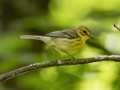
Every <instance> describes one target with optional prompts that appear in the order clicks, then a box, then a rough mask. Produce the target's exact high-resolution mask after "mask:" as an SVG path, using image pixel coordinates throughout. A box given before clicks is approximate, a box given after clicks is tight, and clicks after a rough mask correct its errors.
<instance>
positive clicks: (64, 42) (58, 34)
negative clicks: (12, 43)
mask: <svg viewBox="0 0 120 90" xmlns="http://www.w3.org/2000/svg"><path fill="white" fill-rule="evenodd" d="M20 37H21V38H22V39H35V40H41V41H44V42H45V43H47V44H48V45H50V46H51V47H52V48H54V49H56V50H58V51H62V52H64V53H66V54H68V55H69V56H71V57H72V59H74V57H73V56H72V54H75V53H76V52H77V51H78V50H79V49H80V48H81V47H82V46H83V45H84V44H85V42H86V40H87V39H88V38H93V36H92V34H91V30H90V29H89V28H88V27H86V26H77V27H75V28H72V29H66V30H62V31H54V32H51V33H48V34H45V35H41V36H38V35H21V36H20Z"/></svg>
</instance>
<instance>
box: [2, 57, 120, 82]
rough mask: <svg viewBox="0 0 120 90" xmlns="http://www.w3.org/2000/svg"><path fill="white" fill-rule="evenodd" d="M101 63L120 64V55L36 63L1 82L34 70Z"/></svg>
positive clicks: (9, 75)
mask: <svg viewBox="0 0 120 90" xmlns="http://www.w3.org/2000/svg"><path fill="white" fill-rule="evenodd" d="M100 61H115V62H120V55H100V56H96V57H91V58H79V59H74V60H71V59H68V60H56V61H46V62H42V63H34V64H30V65H28V66H24V67H21V68H18V69H15V70H13V71H10V72H7V73H5V74H2V75H0V81H6V80H8V79H11V78H14V77H16V76H18V75H21V74H24V73H27V72H30V71H32V70H36V69H39V68H47V67H54V66H64V65H67V66H69V65H77V64H87V63H92V62H100Z"/></svg>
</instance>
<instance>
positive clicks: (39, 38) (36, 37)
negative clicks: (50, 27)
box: [20, 35, 41, 40]
mask: <svg viewBox="0 0 120 90" xmlns="http://www.w3.org/2000/svg"><path fill="white" fill-rule="evenodd" d="M20 38H21V39H35V40H41V36H37V35H21V36H20Z"/></svg>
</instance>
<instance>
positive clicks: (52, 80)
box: [0, 0, 120, 90]
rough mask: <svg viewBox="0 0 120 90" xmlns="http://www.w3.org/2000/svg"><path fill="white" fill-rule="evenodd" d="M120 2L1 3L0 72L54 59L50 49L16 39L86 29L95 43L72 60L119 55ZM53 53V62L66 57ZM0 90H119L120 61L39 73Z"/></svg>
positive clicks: (24, 0) (7, 83)
mask: <svg viewBox="0 0 120 90" xmlns="http://www.w3.org/2000/svg"><path fill="white" fill-rule="evenodd" d="M119 16H120V0H0V74H3V73H5V72H8V71H11V70H14V69H16V68H19V67H22V66H25V65H29V64H31V63H37V62H44V61H50V60H54V55H53V53H52V49H51V47H49V46H48V45H46V44H44V43H43V42H42V41H37V40H22V39H20V35H23V34H31V35H44V34H46V33H49V32H52V31H55V30H63V29H68V28H73V27H75V26H78V25H85V26H88V27H89V28H90V29H91V30H92V33H93V36H94V38H95V39H89V40H88V41H87V44H86V45H85V46H83V47H82V48H81V49H80V51H79V52H78V53H77V54H75V55H74V56H75V57H76V58H87V57H93V56H97V55H110V54H120V32H119V31H118V30H117V29H116V28H114V27H113V24H116V25H117V26H119V25H120V21H119ZM55 53H56V57H57V59H66V58H70V57H68V56H63V55H60V54H59V53H58V52H55ZM0 90H120V64H119V62H112V61H111V62H110V61H109V62H107V61H104V62H96V63H90V64H85V65H73V66H61V67H51V68H45V69H38V70H36V71H32V72H29V73H26V74H23V75H20V76H18V77H15V78H12V79H10V80H8V81H5V82H2V83H0Z"/></svg>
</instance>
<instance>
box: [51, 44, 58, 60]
mask: <svg viewBox="0 0 120 90" xmlns="http://www.w3.org/2000/svg"><path fill="white" fill-rule="evenodd" d="M53 47H55V46H52V52H53V54H54V59H55V60H57V59H56V56H55V51H54V48H53Z"/></svg>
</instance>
